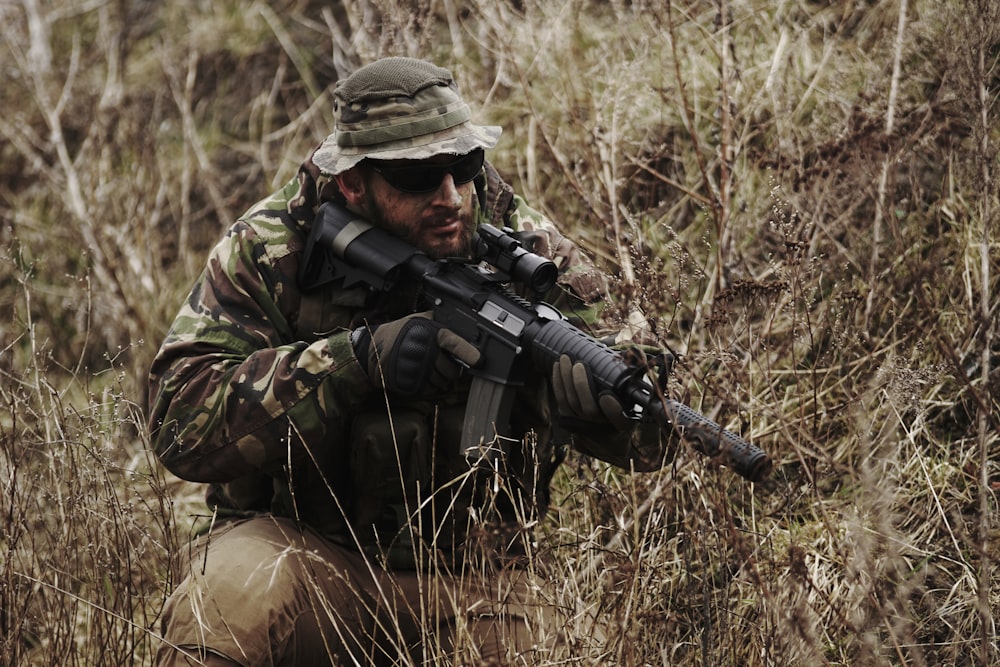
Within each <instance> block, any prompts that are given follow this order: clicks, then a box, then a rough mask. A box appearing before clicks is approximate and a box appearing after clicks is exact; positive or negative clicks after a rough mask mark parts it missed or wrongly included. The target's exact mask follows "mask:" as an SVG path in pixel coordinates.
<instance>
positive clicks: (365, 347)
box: [351, 313, 480, 396]
mask: <svg viewBox="0 0 1000 667" xmlns="http://www.w3.org/2000/svg"><path fill="white" fill-rule="evenodd" d="M351 343H352V344H353V346H354V353H355V354H356V355H357V357H358V360H359V361H360V362H361V367H362V368H364V369H365V372H367V373H368V377H369V378H370V379H371V381H372V383H373V384H374V385H375V386H376V387H379V388H384V389H385V390H387V391H389V392H392V393H396V394H401V395H403V396H416V395H419V394H422V393H425V392H427V391H433V392H438V393H440V392H443V391H445V390H447V389H449V388H450V387H451V386H452V383H453V382H454V381H455V380H456V379H457V378H458V375H459V373H460V372H461V370H462V366H461V365H460V364H459V361H460V362H462V363H463V364H465V365H466V366H470V367H471V366H475V365H476V364H477V363H479V357H480V354H479V350H477V349H476V348H475V346H473V345H472V344H471V343H469V342H468V341H466V340H465V339H464V338H462V337H461V336H459V335H458V334H456V333H455V332H454V331H451V330H450V329H446V328H445V327H444V326H442V325H441V324H439V323H438V322H435V321H434V320H432V319H431V317H430V313H415V314H413V315H408V316H407V317H404V318H401V319H398V320H393V321H391V322H386V323H385V324H379V325H378V326H375V327H361V328H359V329H355V330H354V332H353V333H352V334H351Z"/></svg>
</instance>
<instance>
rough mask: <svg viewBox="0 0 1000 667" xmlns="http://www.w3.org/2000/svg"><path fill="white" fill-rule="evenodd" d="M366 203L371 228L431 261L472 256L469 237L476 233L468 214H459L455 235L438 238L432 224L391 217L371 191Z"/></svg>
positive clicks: (466, 212)
mask: <svg viewBox="0 0 1000 667" xmlns="http://www.w3.org/2000/svg"><path fill="white" fill-rule="evenodd" d="M365 199H366V201H365V204H366V206H365V208H366V209H367V210H366V215H367V217H368V219H369V221H370V222H371V223H372V224H374V225H376V226H377V227H379V228H381V229H384V230H385V231H387V232H389V233H390V234H392V235H393V236H396V237H397V238H399V239H401V240H403V241H406V242H407V243H409V244H410V245H412V246H413V247H415V248H416V249H417V250H419V251H421V252H422V253H424V254H425V255H427V256H428V257H430V258H431V259H433V260H440V259H445V258H449V257H461V258H469V257H471V256H472V237H473V235H474V233H475V231H476V224H475V220H474V215H473V214H472V212H471V210H470V211H462V212H460V213H458V216H457V217H458V220H459V223H460V229H459V230H458V232H457V233H455V234H454V235H449V236H440V235H437V234H435V233H434V221H433V220H430V221H426V222H425V221H420V220H418V221H416V222H413V221H411V220H399V219H396V218H394V217H393V216H390V215H389V214H388V213H387V212H386V210H385V209H384V208H383V206H382V205H381V203H380V202H379V201H378V200H377V198H376V197H375V195H374V193H373V192H372V190H371V189H370V188H369V189H368V190H367V192H366V195H365Z"/></svg>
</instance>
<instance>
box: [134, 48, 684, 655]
mask: <svg viewBox="0 0 1000 667" xmlns="http://www.w3.org/2000/svg"><path fill="white" fill-rule="evenodd" d="M334 96H335V103H334V116H335V128H334V131H333V133H332V134H331V135H330V136H329V137H328V138H327V139H326V140H325V141H324V142H323V143H322V145H321V146H320V147H319V148H318V149H317V150H316V151H315V152H314V153H313V154H312V155H311V156H310V158H309V159H308V160H306V162H305V163H304V164H303V165H302V167H301V169H300V170H299V173H298V175H297V177H296V178H295V179H293V180H292V181H291V182H290V183H288V184H287V185H286V186H285V187H284V188H282V189H281V190H279V191H278V192H276V193H274V194H272V195H271V196H270V197H268V198H266V199H264V200H263V201H261V202H260V203H258V204H257V205H255V206H253V207H252V208H251V209H250V210H249V211H248V212H247V213H246V214H244V215H243V216H242V217H241V218H240V219H239V220H238V221H237V222H236V224H235V225H234V226H233V227H231V228H230V230H229V231H228V233H227V235H226V236H225V238H224V239H223V240H222V241H221V242H220V243H219V245H218V246H217V247H216V248H215V249H214V250H213V251H212V253H211V255H210V257H209V259H208V264H207V267H206V269H205V271H204V273H203V274H202V276H201V277H200V278H199V279H198V281H197V283H196V285H195V287H194V289H193V290H192V292H191V295H190V297H189V300H188V302H187V304H186V305H185V306H184V307H183V308H182V309H181V311H180V313H179V314H178V315H177V318H176V320H175V321H174V324H173V326H172V328H171V329H170V332H169V334H168V335H167V338H166V341H165V342H164V344H163V346H162V348H161V350H160V351H159V354H158V355H157V357H156V360H155V361H154V363H153V366H152V369H151V372H150V398H151V415H150V428H151V432H152V439H153V444H154V446H155V448H156V451H157V453H158V455H159V457H160V459H161V460H162V462H163V463H164V464H165V465H166V467H167V468H168V469H170V470H171V471H172V472H174V473H175V474H177V475H178V476H180V477H182V478H184V479H188V480H191V481H195V482H204V483H207V484H209V487H208V503H209V506H210V507H211V508H212V509H213V511H214V523H213V527H212V529H211V530H210V531H209V532H208V533H207V534H206V535H204V536H203V537H202V538H200V540H199V541H198V543H197V545H196V547H197V548H196V550H195V551H194V556H193V557H192V559H191V563H190V566H189V568H188V570H187V575H186V578H185V579H184V581H183V582H182V583H181V584H180V585H179V587H178V588H177V590H176V591H175V592H174V594H173V595H172V596H171V598H170V600H169V601H168V604H167V606H166V608H165V610H164V617H163V633H164V642H163V644H162V647H161V649H160V651H159V655H158V658H157V659H158V663H159V664H161V665H185V664H210V665H234V664H235V665H271V664H280V665H291V664H303V665H305V664H308V665H321V664H422V663H424V662H429V661H432V660H433V659H434V658H435V657H436V656H442V657H446V658H447V659H448V660H450V661H453V662H454V663H455V664H470V663H476V664H491V663H492V664H507V663H508V662H514V661H516V660H521V661H527V662H528V663H531V662H533V660H532V658H531V654H532V651H535V650H539V649H540V648H542V647H543V646H544V645H545V643H546V642H549V641H550V640H551V629H549V630H546V629H545V625H546V615H547V613H548V611H547V610H546V608H545V605H543V604H541V603H540V601H539V598H538V596H537V591H535V590H534V589H533V586H532V581H531V579H530V577H529V576H528V575H527V570H526V568H525V564H526V563H527V562H528V559H527V558H526V557H527V556H528V555H529V553H530V548H531V525H532V523H533V522H535V521H536V520H537V519H538V518H540V516H541V515H542V514H543V513H544V511H545V509H546V506H547V503H548V485H549V480H550V479H551V476H552V474H553V471H554V469H555V468H556V466H557V465H558V463H559V459H560V456H559V454H558V452H559V445H560V444H561V442H560V441H565V440H566V439H567V437H568V436H563V437H560V436H559V435H558V434H565V433H566V431H565V430H564V427H567V426H568V428H569V429H570V431H571V432H573V433H575V435H574V436H573V437H572V441H573V444H574V445H575V446H576V447H577V448H578V449H580V450H581V451H584V452H587V453H591V454H593V455H595V456H599V457H601V458H603V459H605V460H608V461H610V462H612V463H615V464H618V465H621V466H624V467H632V468H636V469H652V468H655V467H656V466H658V465H660V464H661V463H662V458H663V456H664V448H663V446H662V443H661V442H660V440H659V436H658V433H657V432H656V430H655V429H649V428H643V427H641V426H640V427H639V428H633V427H632V422H630V421H628V420H626V419H624V418H623V414H622V412H623V411H622V406H621V405H620V404H619V403H618V402H617V401H616V400H615V399H614V398H613V397H610V396H608V395H604V396H595V395H594V392H593V390H592V389H591V383H590V381H589V378H588V375H587V372H586V370H585V369H584V368H583V367H582V366H580V365H578V364H577V365H574V364H572V363H569V362H568V359H563V360H562V362H561V363H559V364H556V366H555V368H554V369H553V373H552V376H551V378H549V377H544V376H540V377H539V380H538V382H536V383H534V385H535V386H525V387H521V388H519V389H518V396H517V400H516V405H515V407H514V409H513V411H512V415H513V416H512V417H511V421H512V424H511V426H512V428H514V430H515V431H516V436H517V438H518V439H517V440H513V439H507V440H510V441H509V442H507V441H505V442H504V443H502V444H503V446H504V448H505V450H506V451H507V455H506V460H505V462H504V465H505V470H506V474H505V475H504V476H503V477H502V478H496V479H494V480H493V483H492V484H483V483H476V482H477V480H472V482H469V477H470V474H471V473H470V471H469V465H468V463H466V461H465V458H464V456H462V455H461V453H460V452H459V451H458V442H459V435H460V433H461V426H462V415H463V414H464V410H465V404H466V402H467V401H468V398H469V377H468V375H469V374H468V373H467V372H466V371H465V369H466V368H467V367H470V366H475V364H476V363H477V362H478V361H479V359H478V355H479V353H478V351H477V350H476V349H475V348H473V347H472V346H471V345H470V344H469V343H467V342H465V341H463V340H461V339H460V338H458V337H457V336H456V335H455V334H453V333H451V332H449V331H448V330H446V329H443V328H442V327H441V326H440V325H439V324H437V323H436V322H434V320H433V319H432V318H431V317H430V316H429V314H428V312H427V311H428V304H426V303H423V302H422V300H421V294H420V286H419V285H400V286H398V287H397V288H395V289H393V290H391V291H389V292H388V293H381V292H375V291H372V290H366V289H364V288H361V287H351V288H345V286H344V284H343V282H342V281H334V282H330V283H327V284H325V285H319V286H316V285H308V284H304V283H303V282H301V281H300V278H299V277H300V273H301V266H302V264H303V262H304V257H303V255H304V247H305V244H306V239H307V237H308V233H309V230H310V228H311V226H312V224H313V221H314V219H315V217H316V212H317V209H318V207H319V206H320V204H321V203H323V202H326V201H335V202H339V203H340V204H342V205H343V206H346V207H347V208H348V209H350V210H351V211H353V212H354V213H356V214H358V215H360V216H363V217H364V218H366V219H368V220H370V221H371V222H372V223H373V224H375V225H377V226H378V227H381V228H382V229H384V230H387V231H389V232H391V233H392V234H393V235H395V236H398V237H399V238H401V239H403V240H405V241H407V242H409V243H410V244H412V245H413V246H415V247H416V248H418V249H420V250H421V251H423V252H425V253H426V254H427V255H429V256H430V257H432V258H435V259H441V258H446V257H467V256H469V253H470V240H471V238H472V234H473V232H474V231H475V229H476V227H477V225H479V224H480V223H483V222H491V223H493V224H495V225H498V226H509V227H512V228H514V229H517V230H519V231H520V232H521V234H522V241H523V243H524V245H525V246H527V247H529V248H531V249H533V250H534V251H535V252H538V253H540V254H543V255H545V256H547V257H549V258H551V259H552V260H553V261H554V262H555V263H556V264H557V266H559V268H560V278H559V283H560V284H559V286H558V288H557V289H556V291H555V293H554V294H552V295H550V301H552V300H555V302H556V305H557V306H558V307H560V308H561V309H562V310H563V311H564V312H566V313H567V314H570V315H571V316H574V317H578V318H579V319H580V321H581V322H585V321H587V320H592V319H593V316H594V312H595V311H594V310H592V309H591V305H592V303H593V302H595V301H596V300H597V299H599V298H600V297H601V295H602V290H603V287H604V285H603V281H602V278H601V276H600V274H599V273H597V272H596V271H595V269H594V268H593V266H592V265H591V264H590V263H589V262H588V261H587V260H586V259H585V258H584V257H583V256H582V255H581V254H580V252H579V251H578V250H577V248H576V246H575V245H574V244H573V243H572V242H570V241H569V240H568V239H566V238H564V237H563V236H562V235H561V234H559V232H558V231H557V230H556V228H555V227H554V226H553V225H552V224H551V223H549V222H548V221H546V220H545V219H543V218H542V216H540V215H539V214H538V213H536V212H535V211H533V210H531V209H530V208H528V206H527V205H526V204H525V202H524V201H523V200H522V199H521V198H520V197H518V196H516V195H514V193H513V191H512V190H511V188H510V187H509V186H508V185H507V184H506V183H504V182H503V181H502V180H501V179H500V177H499V176H498V175H497V173H496V171H495V170H494V169H493V168H492V166H491V165H489V163H488V162H486V161H485V157H484V151H485V150H487V149H490V148H493V147H494V145H495V144H496V142H497V139H498V137H499V135H500V128H498V127H484V126H478V125H475V124H473V123H472V122H471V119H470V113H469V109H468V106H467V105H466V104H465V103H464V102H463V101H462V98H461V96H460V95H459V92H458V89H457V87H456V85H455V83H454V81H453V80H452V77H451V74H450V73H449V72H448V71H447V70H445V69H442V68H439V67H436V66H434V65H432V64H430V63H427V62H424V61H420V60H414V59H409V58H387V59H384V60H379V61H376V62H374V63H372V64H370V65H368V66H365V67H362V68H361V69H359V70H358V71H357V72H355V73H354V74H353V75H351V76H350V77H348V78H347V79H345V80H343V81H341V82H340V83H339V84H338V85H337V87H336V89H335V92H334ZM481 481H482V480H478V482H481ZM484 489H492V490H491V491H484ZM490 494H492V495H490ZM487 496H489V497H487Z"/></svg>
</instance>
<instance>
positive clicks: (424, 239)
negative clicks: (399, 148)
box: [365, 155, 481, 259]
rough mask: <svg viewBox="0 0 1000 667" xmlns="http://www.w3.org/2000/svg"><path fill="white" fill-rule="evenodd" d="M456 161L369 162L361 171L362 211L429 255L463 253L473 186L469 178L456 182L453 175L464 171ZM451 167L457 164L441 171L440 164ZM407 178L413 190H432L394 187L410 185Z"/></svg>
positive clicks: (470, 229) (459, 176)
mask: <svg viewBox="0 0 1000 667" xmlns="http://www.w3.org/2000/svg"><path fill="white" fill-rule="evenodd" d="M462 159H463V158H462V157H456V156H454V155H440V156H435V157H433V158H429V159H427V160H394V161H387V162H380V163H377V166H371V165H369V166H368V167H367V170H366V174H365V208H366V209H367V210H366V211H365V213H366V214H367V215H368V217H369V218H370V219H371V221H372V222H373V223H374V224H376V225H378V226H380V227H382V228H383V229H385V230H387V231H389V232H391V233H392V234H395V235H396V236H398V237H399V238H401V239H403V240H404V241H406V242H408V243H410V244H411V245H413V246H414V247H416V248H417V249H418V250H421V251H423V252H424V253H426V254H427V255H428V256H429V257H431V258H433V259H442V258H444V257H467V256H468V255H469V254H470V248H471V240H472V235H473V232H474V231H475V221H474V219H473V197H474V196H475V186H474V185H473V183H472V182H471V180H469V181H468V182H465V183H456V179H457V180H464V179H465V178H466V176H467V175H468V171H469V170H468V168H467V165H465V164H463V163H462ZM455 165H458V166H457V167H455V168H454V169H453V170H442V167H444V166H455ZM480 166H481V162H480ZM463 167H465V168H466V169H465V173H463ZM411 169H412V170H413V171H410V170H411ZM477 173H478V172H477ZM413 182H418V183H419V189H426V188H428V187H434V189H433V190H430V191H428V192H404V191H403V190H400V189H399V187H397V185H394V183H395V184H398V185H402V187H404V188H406V189H413V188H412V187H410V186H411V184H412V183H413ZM435 186H436V187H435Z"/></svg>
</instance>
